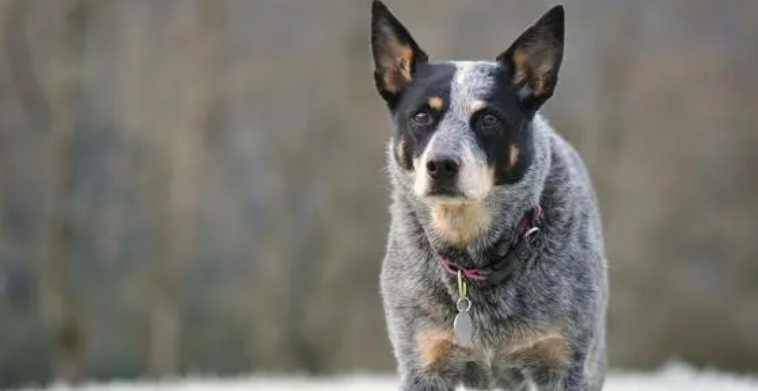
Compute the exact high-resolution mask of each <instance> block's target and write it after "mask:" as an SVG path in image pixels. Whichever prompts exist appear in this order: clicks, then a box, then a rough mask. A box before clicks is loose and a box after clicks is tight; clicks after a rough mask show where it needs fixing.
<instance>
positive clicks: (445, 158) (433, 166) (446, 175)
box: [426, 155, 461, 180]
mask: <svg viewBox="0 0 758 391" xmlns="http://www.w3.org/2000/svg"><path fill="white" fill-rule="evenodd" d="M460 166H461V163H460V161H459V160H458V159H456V158H455V157H453V156H449V155H437V156H432V157H431V158H430V159H429V160H427V162H426V171H427V172H428V173H429V176H431V177H432V178H433V179H435V180H446V179H451V178H454V177H455V175H456V174H458V169H459V168H460Z"/></svg>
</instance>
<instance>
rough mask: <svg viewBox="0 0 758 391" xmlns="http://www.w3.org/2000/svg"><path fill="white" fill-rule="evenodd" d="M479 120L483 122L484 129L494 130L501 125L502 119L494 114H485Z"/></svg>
mask: <svg viewBox="0 0 758 391" xmlns="http://www.w3.org/2000/svg"><path fill="white" fill-rule="evenodd" d="M479 121H480V122H481V124H482V129H484V130H492V129H495V128H497V127H498V126H499V125H500V120H499V119H497V117H495V116H494V115H492V114H485V115H483V116H482V118H481V119H480V120H479Z"/></svg>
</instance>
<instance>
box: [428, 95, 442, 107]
mask: <svg viewBox="0 0 758 391" xmlns="http://www.w3.org/2000/svg"><path fill="white" fill-rule="evenodd" d="M428 103H429V107H431V108H433V109H435V110H441V109H442V106H444V105H445V102H444V101H443V100H442V98H440V97H439V96H433V97H431V98H429V102H428Z"/></svg>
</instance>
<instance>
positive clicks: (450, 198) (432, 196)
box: [423, 188, 475, 204]
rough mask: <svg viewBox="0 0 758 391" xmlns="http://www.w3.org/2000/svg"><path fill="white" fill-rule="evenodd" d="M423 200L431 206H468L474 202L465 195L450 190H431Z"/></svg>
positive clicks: (456, 190)
mask: <svg viewBox="0 0 758 391" xmlns="http://www.w3.org/2000/svg"><path fill="white" fill-rule="evenodd" d="M423 198H424V199H425V200H426V201H427V202H429V203H432V204H470V203H473V202H475V200H473V199H471V197H469V196H468V195H466V193H464V192H462V191H460V190H458V189H451V188H443V189H431V190H430V191H429V192H428V193H427V194H425V196H424V197H423Z"/></svg>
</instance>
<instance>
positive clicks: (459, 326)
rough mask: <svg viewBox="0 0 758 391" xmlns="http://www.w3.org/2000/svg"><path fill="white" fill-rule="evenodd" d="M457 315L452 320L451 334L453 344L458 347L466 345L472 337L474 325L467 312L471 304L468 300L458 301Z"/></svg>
mask: <svg viewBox="0 0 758 391" xmlns="http://www.w3.org/2000/svg"><path fill="white" fill-rule="evenodd" d="M456 307H457V309H458V314H457V315H455V319H454V320H453V333H454V335H455V342H457V343H458V344H460V345H468V344H470V343H471V339H472V338H473V336H474V324H473V322H472V321H471V316H469V314H468V311H469V310H470V309H471V302H470V301H469V300H468V299H460V300H458V303H456Z"/></svg>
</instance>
